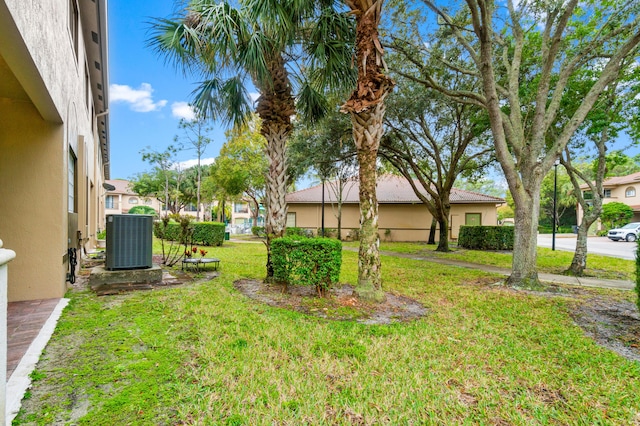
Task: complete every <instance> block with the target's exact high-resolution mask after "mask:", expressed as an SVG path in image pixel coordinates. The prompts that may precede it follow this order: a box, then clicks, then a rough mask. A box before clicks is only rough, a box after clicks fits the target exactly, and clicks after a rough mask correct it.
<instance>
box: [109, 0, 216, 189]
mask: <svg viewBox="0 0 640 426" xmlns="http://www.w3.org/2000/svg"><path fill="white" fill-rule="evenodd" d="M108 5H109V22H108V25H109V63H110V69H109V79H110V90H109V97H110V102H109V111H110V113H109V115H110V123H109V124H110V144H111V178H112V179H120V178H122V179H128V178H130V177H132V176H134V175H135V174H137V173H139V172H143V171H145V170H151V166H150V165H149V164H147V163H145V162H143V161H142V158H141V155H140V151H141V150H142V149H144V148H146V147H147V146H150V147H151V148H152V149H154V150H157V151H164V149H165V148H166V147H167V146H169V145H170V144H172V143H173V138H174V136H176V135H178V136H180V135H181V134H182V133H181V131H180V130H179V129H178V122H179V121H180V118H181V117H189V113H190V110H189V108H187V103H188V102H189V100H190V99H191V92H192V91H193V90H194V89H195V83H196V82H197V78H196V77H193V76H186V77H185V76H183V75H182V73H181V72H179V71H178V70H176V69H175V67H173V66H172V65H171V64H165V62H164V59H163V58H162V57H160V56H158V55H157V54H156V53H154V52H153V51H152V50H151V49H150V48H148V47H147V46H146V40H147V38H148V37H149V28H150V23H149V22H150V21H151V18H152V17H169V16H170V15H171V12H172V11H173V8H174V0H156V1H153V2H151V1H131V0H109V2H108ZM215 128H216V130H215V131H214V132H212V133H211V135H210V136H211V137H212V139H213V143H212V144H211V145H209V146H208V147H207V151H206V152H205V155H204V157H207V158H214V157H216V156H217V154H218V151H219V150H220V148H221V147H222V144H223V143H224V141H225V136H224V128H222V127H220V126H219V125H215ZM177 159H178V160H179V161H186V160H195V157H194V153H193V151H185V152H181V153H180V154H179V155H178V158H177Z"/></svg>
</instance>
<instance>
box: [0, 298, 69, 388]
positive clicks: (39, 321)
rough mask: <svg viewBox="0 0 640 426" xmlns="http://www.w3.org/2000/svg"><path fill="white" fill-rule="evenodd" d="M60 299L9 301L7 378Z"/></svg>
mask: <svg viewBox="0 0 640 426" xmlns="http://www.w3.org/2000/svg"><path fill="white" fill-rule="evenodd" d="M59 301H60V299H44V300H29V301H26V302H10V303H9V304H8V306H7V380H9V378H10V377H11V374H12V373H13V372H14V371H15V369H16V367H17V366H18V364H19V363H20V360H21V359H22V357H23V356H24V354H25V353H26V352H27V349H29V346H30V345H31V342H33V340H34V339H35V338H36V336H37V335H38V333H39V332H40V330H41V329H42V326H43V325H44V324H45V322H46V321H47V319H49V317H50V316H51V313H52V312H53V310H54V308H55V307H56V306H57V305H58V302H59Z"/></svg>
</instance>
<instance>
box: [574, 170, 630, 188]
mask: <svg viewBox="0 0 640 426" xmlns="http://www.w3.org/2000/svg"><path fill="white" fill-rule="evenodd" d="M639 182H640V172H637V173H632V174H630V175H626V176H614V177H610V178H609V179H605V181H604V182H602V186H603V187H605V188H607V187H609V188H610V187H612V186H620V185H628V184H630V183H639ZM580 188H582V189H586V188H589V185H587V184H586V183H583V184H582V185H580Z"/></svg>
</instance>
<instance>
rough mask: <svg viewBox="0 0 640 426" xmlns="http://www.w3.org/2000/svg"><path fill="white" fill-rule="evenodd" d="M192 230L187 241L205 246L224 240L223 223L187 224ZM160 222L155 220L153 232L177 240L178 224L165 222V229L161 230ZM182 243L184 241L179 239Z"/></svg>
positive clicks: (214, 244) (159, 236)
mask: <svg viewBox="0 0 640 426" xmlns="http://www.w3.org/2000/svg"><path fill="white" fill-rule="evenodd" d="M189 227H190V228H191V229H192V230H193V234H192V236H191V241H190V242H189V243H196V244H203V245H205V246H210V247H211V246H221V245H222V242H223V241H224V230H225V226H224V223H220V222H194V223H191V224H190V225H189ZM162 228H163V224H162V222H155V223H154V226H153V233H154V235H155V236H156V237H157V238H164V239H165V240H171V241H179V240H180V239H181V238H180V224H178V223H175V222H170V223H168V224H167V228H166V230H165V231H164V232H163V230H162ZM179 242H180V243H184V242H185V241H179Z"/></svg>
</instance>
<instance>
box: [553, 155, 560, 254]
mask: <svg viewBox="0 0 640 426" xmlns="http://www.w3.org/2000/svg"><path fill="white" fill-rule="evenodd" d="M559 163H560V160H557V159H556V162H555V163H554V164H553V224H552V227H553V228H552V231H551V232H552V237H551V250H555V249H556V221H557V216H558V212H557V208H556V200H557V197H558V164H559Z"/></svg>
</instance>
